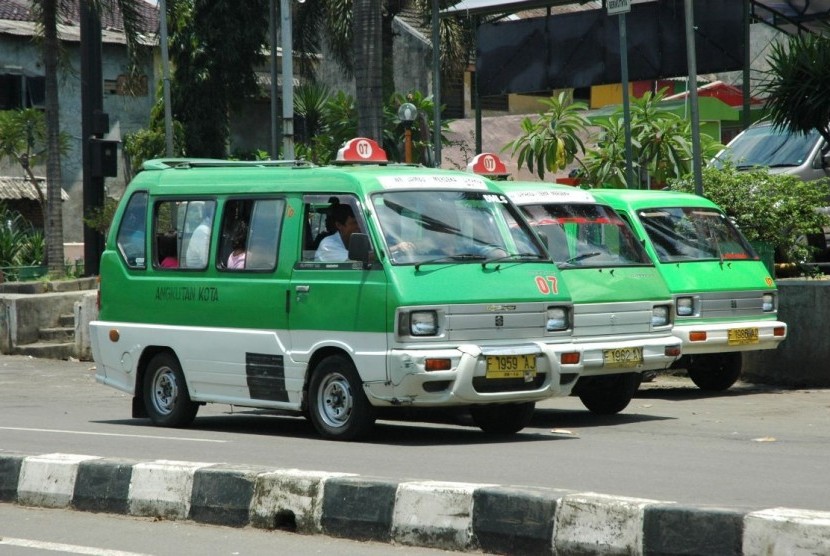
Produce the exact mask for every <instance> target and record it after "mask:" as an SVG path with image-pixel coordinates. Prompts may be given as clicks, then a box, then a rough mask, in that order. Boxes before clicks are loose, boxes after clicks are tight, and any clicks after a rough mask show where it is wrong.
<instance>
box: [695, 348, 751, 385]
mask: <svg viewBox="0 0 830 556" xmlns="http://www.w3.org/2000/svg"><path fill="white" fill-rule="evenodd" d="M742 364H743V358H742V357H741V352H739V351H733V352H730V353H706V354H702V355H692V356H691V357H690V358H689V365H688V368H687V369H686V372H687V373H688V374H689V378H691V379H692V382H694V383H695V385H696V386H697V387H698V388H700V389H701V390H708V391H710V392H722V391H723V390H728V389H729V388H730V387H731V386H732V385H733V384H735V382H737V381H738V378H740V376H741V366H742Z"/></svg>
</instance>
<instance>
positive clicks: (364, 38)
mask: <svg viewBox="0 0 830 556" xmlns="http://www.w3.org/2000/svg"><path fill="white" fill-rule="evenodd" d="M353 25H354V32H353V33H354V52H355V92H356V93H357V134H358V135H359V136H361V137H368V138H370V139H374V140H375V141H377V142H378V143H382V142H383V136H382V126H383V97H382V87H383V81H382V80H383V75H382V69H383V56H382V55H383V43H382V36H381V32H382V19H381V0H355V1H354V22H353Z"/></svg>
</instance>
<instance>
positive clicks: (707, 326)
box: [672, 320, 788, 355]
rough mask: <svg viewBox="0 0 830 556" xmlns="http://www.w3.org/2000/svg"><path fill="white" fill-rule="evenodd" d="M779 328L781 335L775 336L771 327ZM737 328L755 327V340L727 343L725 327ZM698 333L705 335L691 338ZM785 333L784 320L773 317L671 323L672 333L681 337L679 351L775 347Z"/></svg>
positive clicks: (727, 334) (783, 338)
mask: <svg viewBox="0 0 830 556" xmlns="http://www.w3.org/2000/svg"><path fill="white" fill-rule="evenodd" d="M782 328H783V335H778V336H776V335H775V330H776V329H778V330H781V329H782ZM740 329H757V331H758V337H757V342H756V341H752V342H749V343H730V341H729V330H740ZM701 333H704V334H705V339H704V340H694V341H693V339H692V338H693V337H694V336H700V335H701ZM787 333H788V330H787V324H786V323H784V322H781V321H777V320H753V321H733V322H717V323H713V322H697V323H693V324H685V323H681V324H675V326H674V329H673V330H672V334H674V335H675V336H677V337H678V338H680V339H681V340H682V341H683V355H692V354H697V353H724V352H729V351H755V350H759V349H775V348H777V347H778V344H780V343H781V342H783V341H784V340H785V339H786V338H787Z"/></svg>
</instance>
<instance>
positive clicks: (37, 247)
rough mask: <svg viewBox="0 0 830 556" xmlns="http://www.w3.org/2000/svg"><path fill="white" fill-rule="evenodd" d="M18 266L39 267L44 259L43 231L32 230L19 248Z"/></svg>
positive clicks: (44, 243) (44, 239)
mask: <svg viewBox="0 0 830 556" xmlns="http://www.w3.org/2000/svg"><path fill="white" fill-rule="evenodd" d="M18 257H19V261H20V264H21V265H23V266H41V265H42V264H43V261H44V259H45V257H46V238H45V237H44V236H43V231H41V230H32V231H31V232H30V233H29V234H28V235H27V236H26V237H25V238H24V239H23V244H22V245H21V246H20V253H19V255H18Z"/></svg>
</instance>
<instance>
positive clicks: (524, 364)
mask: <svg viewBox="0 0 830 556" xmlns="http://www.w3.org/2000/svg"><path fill="white" fill-rule="evenodd" d="M527 376H536V356H535V355H488V356H487V378H526V377H527Z"/></svg>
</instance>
